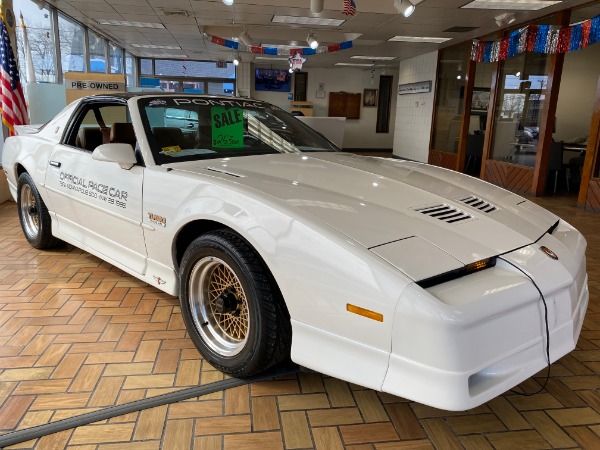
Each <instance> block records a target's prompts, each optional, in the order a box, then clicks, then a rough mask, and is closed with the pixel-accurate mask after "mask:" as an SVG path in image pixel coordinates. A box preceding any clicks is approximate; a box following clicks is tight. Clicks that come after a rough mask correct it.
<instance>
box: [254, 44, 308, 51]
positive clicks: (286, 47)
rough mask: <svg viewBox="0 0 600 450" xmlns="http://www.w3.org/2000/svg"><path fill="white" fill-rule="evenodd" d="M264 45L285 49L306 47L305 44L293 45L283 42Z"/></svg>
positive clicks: (265, 45)
mask: <svg viewBox="0 0 600 450" xmlns="http://www.w3.org/2000/svg"><path fill="white" fill-rule="evenodd" d="M262 46H263V47H270V48H277V49H279V48H281V49H285V50H290V49H292V48H300V47H304V45H303V44H293V45H283V44H263V45H262Z"/></svg>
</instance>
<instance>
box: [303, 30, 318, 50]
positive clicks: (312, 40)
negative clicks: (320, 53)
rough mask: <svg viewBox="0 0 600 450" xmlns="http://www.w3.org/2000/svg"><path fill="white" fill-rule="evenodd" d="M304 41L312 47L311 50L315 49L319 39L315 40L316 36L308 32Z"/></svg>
mask: <svg viewBox="0 0 600 450" xmlns="http://www.w3.org/2000/svg"><path fill="white" fill-rule="evenodd" d="M306 42H307V44H308V45H310V48H312V49H313V50H315V49H316V48H317V47H318V46H319V41H317V37H316V36H315V34H314V33H310V34H309V35H308V37H307V38H306Z"/></svg>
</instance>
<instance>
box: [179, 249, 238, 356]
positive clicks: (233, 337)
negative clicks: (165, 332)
mask: <svg viewBox="0 0 600 450" xmlns="http://www.w3.org/2000/svg"><path fill="white" fill-rule="evenodd" d="M189 283H190V285H189V291H190V296H189V304H190V311H191V313H192V318H193V320H194V323H195V325H196V329H197V330H198V332H199V333H200V335H201V336H202V339H203V340H204V342H206V344H207V345H208V346H209V347H210V348H211V349H212V350H213V351H215V352H216V353H218V354H219V355H221V356H229V357H230V356H235V355H237V354H238V353H239V352H240V351H242V349H243V348H244V346H245V345H246V342H247V340H248V332H249V329H250V317H249V308H248V300H247V297H246V293H245V292H244V289H243V287H242V284H241V283H240V280H239V278H238V277H237V275H236V273H235V272H234V270H233V269H232V268H231V267H230V266H229V265H228V264H227V263H226V262H225V261H223V260H221V259H219V258H216V257H205V258H202V259H200V260H199V261H198V262H197V263H196V264H195V266H194V268H193V269H192V271H191V274H190V278H189Z"/></svg>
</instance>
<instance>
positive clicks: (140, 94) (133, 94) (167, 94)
mask: <svg viewBox="0 0 600 450" xmlns="http://www.w3.org/2000/svg"><path fill="white" fill-rule="evenodd" d="M136 97H139V98H142V97H151V98H155V97H192V98H206V99H211V100H225V101H227V100H246V101H251V102H257V103H264V102H263V101H262V100H256V99H253V98H249V97H235V96H226V95H208V94H188V93H186V92H117V93H114V94H94V95H88V96H86V97H83V99H82V100H84V101H86V100H88V101H89V100H108V99H123V100H129V99H132V98H136Z"/></svg>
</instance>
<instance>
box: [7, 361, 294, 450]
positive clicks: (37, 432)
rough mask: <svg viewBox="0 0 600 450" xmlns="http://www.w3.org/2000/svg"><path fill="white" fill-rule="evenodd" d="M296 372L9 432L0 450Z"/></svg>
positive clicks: (273, 373) (285, 370) (291, 369)
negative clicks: (99, 422)
mask: <svg viewBox="0 0 600 450" xmlns="http://www.w3.org/2000/svg"><path fill="white" fill-rule="evenodd" d="M297 371H298V367H297V366H292V367H284V368H279V369H274V370H271V371H268V372H265V373H261V374H258V375H254V376H252V377H249V378H229V379H227V380H223V381H217V382H215V383H209V384H205V385H203V386H196V387H192V388H186V389H181V390H179V391H175V392H169V393H168V394H162V395H157V396H156V397H150V398H145V399H142V400H136V401H134V402H130V403H124V404H122V405H116V406H110V407H108V408H104V409H100V410H98V411H93V412H90V413H86V414H81V415H79V416H74V417H69V418H67V419H63V420H58V421H56V422H51V423H47V424H45V425H39V426H37V427H31V428H25V429H24V430H18V431H13V432H11V433H6V434H3V435H1V436H0V448H4V447H8V446H10V445H15V444H20V443H21V442H26V441H29V440H30V439H38V438H41V437H43V436H46V435H48V434H54V433H58V432H60V431H64V430H68V429H70V428H76V427H80V426H82V425H89V424H90V423H94V422H98V421H100V420H106V419H111V418H113V417H117V416H121V415H123V414H129V413H132V412H137V411H142V410H144V409H149V408H156V407H157V406H162V405H167V404H170V403H176V402H181V401H183V400H188V399H190V398H194V397H201V396H203V395H208V394H213V393H215V392H219V391H224V390H226V389H231V388H234V387H238V386H244V385H246V384H250V383H255V382H257V381H266V380H270V379H272V378H275V377H279V376H282V375H289V374H292V373H296V372H297Z"/></svg>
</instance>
